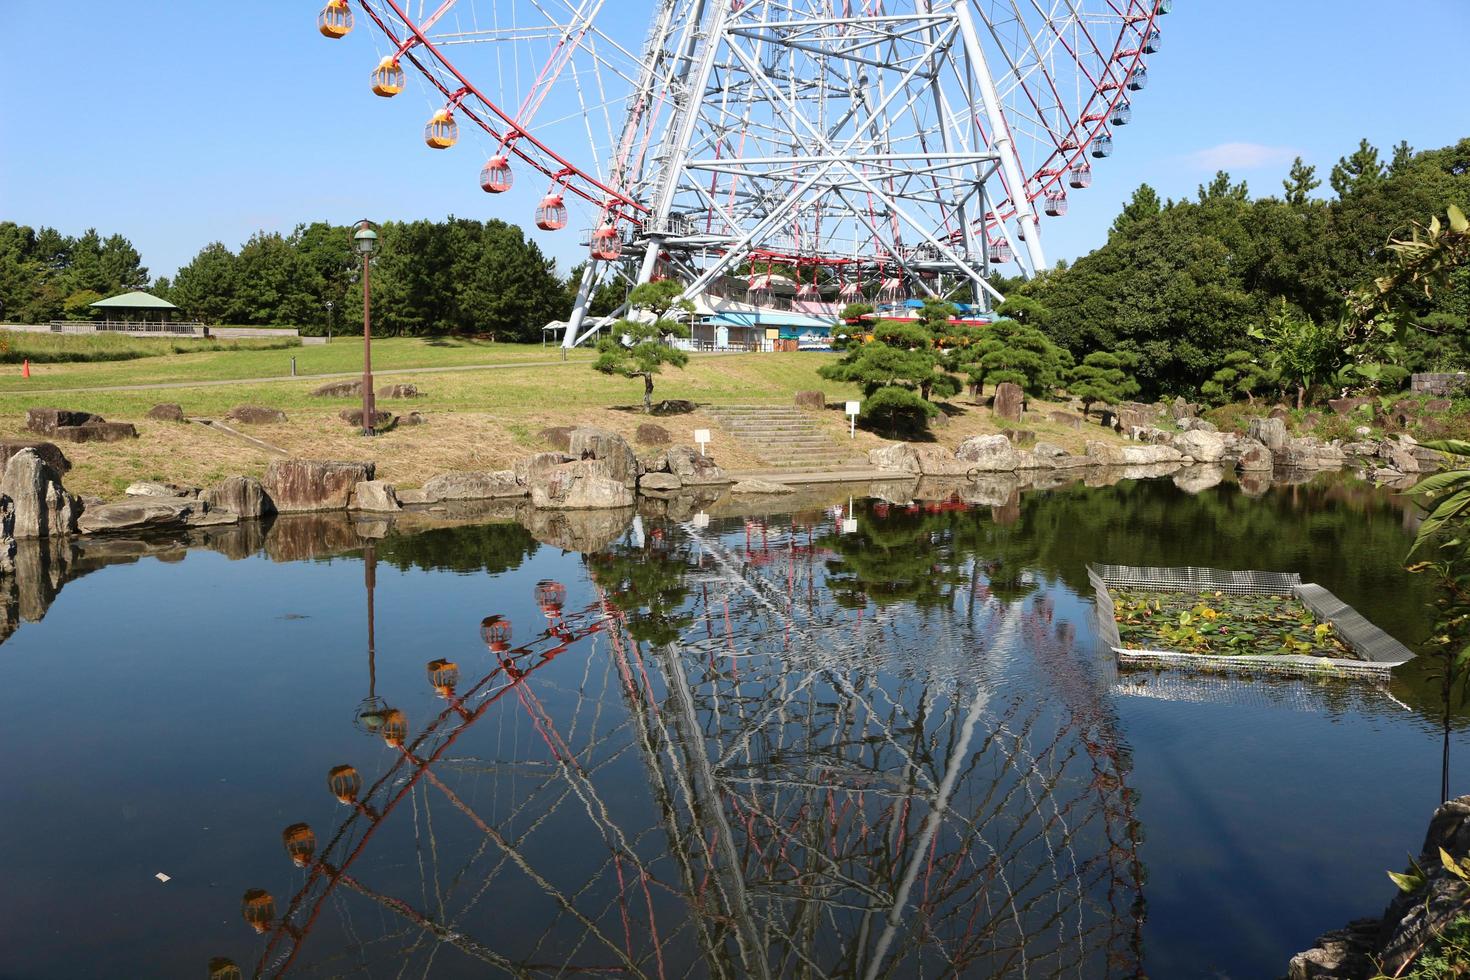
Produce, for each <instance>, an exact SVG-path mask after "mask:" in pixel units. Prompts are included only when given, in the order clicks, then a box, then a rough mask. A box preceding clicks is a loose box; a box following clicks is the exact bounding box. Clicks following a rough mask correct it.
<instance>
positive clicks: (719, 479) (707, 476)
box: [662, 446, 730, 487]
mask: <svg viewBox="0 0 1470 980" xmlns="http://www.w3.org/2000/svg"><path fill="white" fill-rule="evenodd" d="M662 455H663V463H664V465H663V467H662V471H663V472H666V473H672V474H674V475H675V476H677V477H678V478H679V479H680V480H681V481H682V482H683V483H684V485H685V486H686V487H717V486H724V485H726V484H728V483H729V482H730V477H729V476H728V475H726V473H725V471H724V469H723V468H721V467H720V465H719V464H718V463H716V462H715V459H714V457H713V456H705V455H703V454H701V453H699V452H698V451H697V450H695V449H693V448H692V447H690V446H670V447H669V448H668V449H666V450H664V452H663V454H662Z"/></svg>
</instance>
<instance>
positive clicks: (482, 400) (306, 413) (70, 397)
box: [0, 340, 1102, 497]
mask: <svg viewBox="0 0 1470 980" xmlns="http://www.w3.org/2000/svg"><path fill="white" fill-rule="evenodd" d="M360 351H361V347H360V345H356V344H348V343H342V342H338V343H334V344H332V345H330V346H329V347H309V348H302V349H301V350H300V351H299V352H297V353H298V357H302V356H303V355H305V356H313V355H315V356H316V358H317V359H314V360H313V361H312V362H311V366H310V367H308V366H307V365H302V366H301V370H303V371H306V370H313V371H321V372H330V371H348V370H353V369H355V368H356V367H357V366H358V365H359V364H360V360H357V361H355V358H360V356H361V355H360ZM380 351H381V353H379V352H380ZM283 353H287V352H281V351H248V350H247V351H238V352H223V353H211V354H185V355H174V356H166V357H153V358H148V359H146V360H141V361H128V362H120V363H117V364H84V365H57V366H55V368H54V369H51V370H58V369H63V368H64V369H66V374H67V377H68V379H69V383H78V382H81V379H84V378H85V379H88V380H89V381H90V383H93V384H133V383H146V382H147V381H148V380H186V379H187V380H210V379H217V378H222V377H251V376H253V375H256V374H259V373H261V371H260V367H261V365H263V364H269V363H271V362H272V360H280V359H281V358H282V355H283ZM548 355H550V356H549V357H548ZM556 357H557V352H556V351H554V350H543V349H542V348H540V347H534V346H526V347H516V346H510V345H504V344H497V345H490V344H480V343H475V342H460V341H451V342H449V343H448V344H447V345H443V346H441V345H437V344H431V343H426V342H424V341H418V340H389V341H383V342H381V343H380V344H375V345H374V365H375V366H418V367H441V366H444V367H447V366H454V365H456V364H464V363H490V362H496V363H508V364H514V363H517V362H528V361H529V362H541V361H545V360H553V361H554V360H555V358H556ZM588 357H589V355H588V354H587V353H586V352H578V353H577V354H576V355H574V358H575V359H574V360H572V361H569V362H567V363H565V364H563V363H559V362H554V363H551V364H548V365H540V364H527V365H525V366H520V367H516V366H511V367H507V368H504V369H496V370H479V371H452V372H446V373H435V374H423V375H414V374H407V375H395V376H392V377H391V378H389V379H385V381H387V380H391V381H392V382H415V383H417V384H418V385H419V386H420V388H421V389H422V390H423V391H425V392H426V393H427V396H426V397H424V398H420V399H417V400H415V401H413V402H411V403H410V402H393V403H385V404H384V407H386V408H390V409H391V410H393V411H395V412H400V413H401V412H405V411H408V410H410V409H413V410H417V411H420V412H423V413H424V414H425V415H426V416H427V417H428V419H429V423H428V424H427V425H423V426H415V427H402V428H400V429H398V430H396V431H393V432H389V433H386V434H384V435H382V436H380V437H378V438H377V439H375V440H373V441H372V442H371V443H366V442H364V440H363V439H362V438H361V437H360V436H358V435H357V434H356V433H355V431H354V430H353V429H352V428H350V427H349V426H348V425H346V424H345V423H343V422H342V421H340V420H339V419H338V418H337V413H338V412H339V411H340V410H341V409H343V408H351V407H355V406H356V405H357V404H358V403H357V402H356V401H354V400H353V399H350V398H347V399H321V398H313V397H311V395H310V392H311V390H312V389H313V388H315V387H317V385H318V384H319V383H320V382H318V381H314V380H299V379H298V380H295V381H292V380H282V381H275V382H268V383H261V384H244V385H238V386H228V387H224V386H216V387H207V386H206V387H197V388H180V389H168V390H162V391H137V392H81V393H73V394H67V395H45V396H36V395H26V394H23V393H17V392H16V391H15V389H16V388H19V387H20V385H18V384H16V383H15V382H16V380H17V379H15V378H7V379H5V381H6V382H7V383H6V384H0V436H5V437H11V438H16V437H19V438H26V437H28V433H26V431H25V427H24V426H25V409H26V408H28V407H35V406H37V405H43V404H44V405H52V406H55V407H60V408H72V409H80V410H85V411H91V412H96V413H98V414H100V415H102V416H104V417H106V418H108V419H112V420H116V421H129V422H133V423H135V424H136V425H137V426H138V431H139V436H140V437H139V438H138V439H137V440H129V441H127V442H122V443H115V444H111V445H80V446H73V445H67V446H65V447H64V449H65V451H66V453H67V455H68V456H69V457H70V458H71V459H72V460H73V462H74V464H75V469H74V470H73V472H72V473H71V474H70V475H69V476H68V477H67V481H66V482H67V486H68V488H69V489H71V490H73V491H74V492H79V493H92V494H97V495H99V496H103V497H115V496H118V495H119V494H120V493H121V491H122V490H123V488H124V487H126V486H127V485H128V483H130V482H133V481H134V480H139V479H155V480H170V481H174V482H181V483H189V484H195V485H201V486H202V485H207V484H209V483H212V482H215V481H217V480H220V479H223V478H224V477H226V476H230V475H233V474H237V473H243V474H256V475H258V474H260V473H261V472H263V471H264V470H265V467H266V465H267V464H268V463H269V461H270V459H271V458H272V456H271V454H270V453H268V452H266V451H264V450H261V449H258V448H256V447H253V446H250V445H248V444H246V443H243V442H240V441H238V440H235V439H232V438H230V437H228V436H225V435H223V434H220V433H217V432H214V431H211V430H208V429H205V428H202V427H200V426H195V425H176V424H169V423H160V422H154V421H152V420H149V419H147V418H146V414H147V411H148V409H149V408H150V407H152V406H153V405H156V404H158V403H160V402H177V403H179V404H181V405H183V407H184V411H185V412H186V413H187V414H189V415H192V416H204V417H209V418H219V417H220V416H222V415H223V414H224V413H225V412H226V411H227V410H228V409H229V408H230V407H232V406H234V405H239V404H260V405H270V406H275V407H279V408H282V409H284V410H285V411H286V412H287V414H288V415H289V421H287V422H286V423H284V424H279V425H267V426H253V427H250V428H249V429H248V431H249V432H250V434H251V435H254V436H256V437H257V438H260V439H263V440H265V441H266V442H268V443H270V444H272V445H274V446H277V447H279V448H281V449H283V450H285V451H287V452H289V453H291V454H293V455H300V456H309V457H316V458H335V459H373V460H375V461H376V462H377V463H378V466H379V474H380V476H381V477H382V478H384V479H387V480H390V481H394V482H396V483H398V484H399V485H400V486H417V485H419V484H421V483H423V482H424V481H425V480H427V479H428V478H429V477H431V476H433V475H435V474H437V473H441V472H444V471H446V470H456V469H495V468H501V467H505V466H509V465H510V464H511V463H512V462H513V461H514V460H515V459H516V458H517V457H520V456H523V455H526V454H527V453H529V452H535V451H540V450H544V449H547V448H549V447H548V446H547V445H546V444H545V443H544V441H542V440H541V438H540V437H539V435H538V433H539V432H540V430H541V429H543V428H544V427H546V426H551V425H575V424H579V423H587V424H595V425H602V426H605V427H607V428H611V429H613V430H614V431H618V432H621V433H623V434H624V435H626V436H628V437H629V438H630V440H631V438H632V436H633V434H634V431H635V430H636V428H637V426H638V425H639V424H640V423H643V422H647V421H653V422H656V423H657V424H659V425H662V426H664V427H665V428H666V429H668V430H669V432H670V433H671V434H672V435H673V437H674V439H675V441H677V442H683V443H690V442H692V437H691V432H692V430H693V429H695V428H709V429H712V430H714V432H715V443H714V445H713V447H712V449H713V451H714V453H715V454H716V457H717V458H718V459H719V460H720V461H721V463H722V464H723V465H725V466H727V467H728V468H731V469H754V468H758V467H759V465H760V463H759V460H757V459H755V458H754V457H752V456H750V455H748V454H746V453H745V452H743V451H742V449H741V447H740V446H739V445H737V444H734V443H732V442H731V440H729V439H728V438H727V437H725V436H724V434H723V433H722V432H721V431H720V430H719V428H718V426H717V425H716V424H715V423H714V421H713V419H712V418H711V417H710V416H708V415H707V414H705V413H704V412H703V411H696V412H695V413H693V414H689V415H681V416H674V417H667V418H656V419H652V420H650V419H649V418H648V417H647V416H644V415H643V414H642V413H641V412H640V411H637V410H636V406H637V402H638V400H639V399H640V398H641V396H642V383H641V382H640V381H636V380H633V381H630V380H627V379H623V378H610V377H606V376H604V375H600V374H597V373H596V372H594V371H592V370H591V369H590V368H589V366H588V363H587V361H588ZM303 359H304V358H303ZM828 363H831V359H830V357H826V356H823V355H819V354H810V353H791V354H749V355H721V356H695V357H692V358H691V359H690V362H689V366H688V367H687V368H686V369H684V370H682V371H679V370H669V371H667V372H666V373H665V374H664V375H663V376H662V377H661V378H660V379H659V380H658V383H657V387H656V389H655V398H657V399H665V398H671V399H672V398H678V399H688V400H690V401H694V402H697V403H699V404H700V405H711V404H714V405H719V404H755V403H768V404H780V405H789V404H791V397H792V392H793V391H796V390H798V389H815V390H821V391H824V392H826V394H827V396H828V401H829V403H833V404H837V403H840V402H841V401H842V400H843V399H845V398H849V397H856V396H857V392H856V390H855V389H854V388H853V387H852V386H850V385H845V384H838V383H833V382H828V381H824V380H823V379H821V378H820V377H818V375H817V369H818V368H819V367H821V366H822V365H823V364H828ZM53 381H54V376H47V375H43V374H40V373H39V372H37V376H36V377H33V378H32V379H31V380H30V382H29V384H30V385H31V386H34V387H51V386H52V384H53ZM82 383H86V382H82ZM7 388H8V389H9V393H7V392H6V391H5V389H7ZM23 390H24V389H22V391H23ZM958 407H959V408H960V409H962V411H961V413H960V414H959V415H958V417H956V418H955V419H954V420H952V421H951V422H949V423H948V424H947V425H945V426H944V427H943V428H942V429H940V430H939V431H938V432H937V433H936V435H937V438H938V440H939V441H940V442H942V443H944V444H946V445H957V444H958V443H959V442H961V441H963V439H964V438H966V437H967V436H969V435H973V434H976V433H979V432H994V431H996V430H997V427H996V425H995V424H994V423H993V421H992V419H991V417H990V413H989V412H988V411H985V410H984V409H980V408H976V407H974V406H963V405H961V406H958ZM1036 407H1037V408H1039V409H1041V410H1042V411H1044V410H1045V408H1046V407H1047V406H1039V405H1038V406H1036ZM815 418H816V419H817V420H818V421H819V423H820V424H821V425H822V427H823V428H824V429H825V430H826V431H828V432H829V434H830V435H831V436H832V438H833V439H834V440H840V441H841V442H844V443H847V444H849V445H850V446H851V447H852V448H853V450H854V454H855V455H857V456H860V455H861V454H862V453H863V452H865V451H866V450H867V449H869V448H872V447H873V446H877V445H881V444H883V442H884V440H882V439H880V438H878V437H877V436H874V435H872V434H870V433H865V432H859V433H858V436H857V439H856V440H855V441H853V442H849V441H848V439H847V424H846V421H845V418H844V417H843V415H842V414H841V409H840V405H839V406H838V407H837V408H834V409H829V410H828V411H827V412H826V413H823V414H822V415H819V416H815ZM1026 427H1027V428H1032V429H1034V430H1036V431H1037V433H1038V435H1039V436H1040V437H1041V438H1043V439H1049V440H1051V441H1055V442H1060V443H1062V444H1063V445H1067V446H1068V447H1069V448H1078V449H1080V448H1081V443H1082V441H1083V439H1084V436H1083V434H1082V433H1077V432H1074V431H1071V430H1065V429H1062V428H1060V427H1056V426H1054V425H1052V424H1051V423H1045V422H1043V423H1038V424H1033V422H1032V420H1031V419H1029V418H1028V420H1027V423H1026ZM1101 432H1102V430H1100V429H1097V428H1095V427H1094V428H1092V429H1091V430H1090V432H1089V433H1088V434H1087V437H1093V438H1097V437H1099V434H1100V433H1101Z"/></svg>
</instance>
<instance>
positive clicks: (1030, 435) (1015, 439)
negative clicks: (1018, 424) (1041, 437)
mask: <svg viewBox="0 0 1470 980" xmlns="http://www.w3.org/2000/svg"><path fill="white" fill-rule="evenodd" d="M1001 435H1003V436H1005V437H1006V438H1007V439H1009V440H1010V441H1011V445H1013V446H1029V445H1031V444H1032V443H1033V442H1035V441H1036V433H1034V432H1032V431H1031V430H1030V429H1007V430H1005V431H1004V432H1002V433H1001Z"/></svg>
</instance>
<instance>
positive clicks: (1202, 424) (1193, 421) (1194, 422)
mask: <svg viewBox="0 0 1470 980" xmlns="http://www.w3.org/2000/svg"><path fill="white" fill-rule="evenodd" d="M1179 431H1181V432H1219V431H1220V429H1219V427H1218V426H1216V425H1215V423H1213V422H1208V421H1206V420H1205V419H1200V418H1185V419H1180V420H1179Z"/></svg>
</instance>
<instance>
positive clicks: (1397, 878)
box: [1387, 871, 1424, 895]
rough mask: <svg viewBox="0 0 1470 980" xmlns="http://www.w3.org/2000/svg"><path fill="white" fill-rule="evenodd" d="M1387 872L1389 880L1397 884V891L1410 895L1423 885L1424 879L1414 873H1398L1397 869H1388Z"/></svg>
mask: <svg viewBox="0 0 1470 980" xmlns="http://www.w3.org/2000/svg"><path fill="white" fill-rule="evenodd" d="M1387 874H1388V877H1389V880H1391V881H1392V882H1393V883H1394V884H1395V885H1397V886H1398V889H1399V891H1401V892H1403V893H1404V894H1405V895H1412V894H1413V893H1414V892H1416V891H1418V890H1419V889H1421V888H1423V887H1424V879H1423V878H1421V877H1419V876H1418V875H1416V874H1411V873H1407V872H1405V873H1400V872H1397V871H1389V872H1387Z"/></svg>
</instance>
